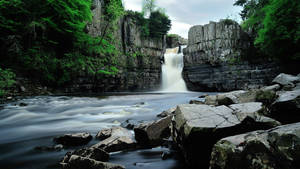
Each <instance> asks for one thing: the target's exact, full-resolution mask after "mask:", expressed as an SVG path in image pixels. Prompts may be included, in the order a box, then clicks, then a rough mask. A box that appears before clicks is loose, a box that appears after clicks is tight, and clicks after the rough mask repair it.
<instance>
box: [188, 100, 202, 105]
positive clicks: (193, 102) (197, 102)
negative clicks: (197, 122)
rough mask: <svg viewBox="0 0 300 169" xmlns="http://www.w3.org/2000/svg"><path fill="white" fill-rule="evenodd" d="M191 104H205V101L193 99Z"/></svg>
mask: <svg viewBox="0 0 300 169" xmlns="http://www.w3.org/2000/svg"><path fill="white" fill-rule="evenodd" d="M190 104H205V102H203V101H200V100H191V101H190Z"/></svg>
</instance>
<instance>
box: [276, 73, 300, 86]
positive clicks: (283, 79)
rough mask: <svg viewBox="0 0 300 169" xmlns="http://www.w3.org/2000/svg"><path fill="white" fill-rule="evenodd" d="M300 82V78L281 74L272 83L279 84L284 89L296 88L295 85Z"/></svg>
mask: <svg viewBox="0 0 300 169" xmlns="http://www.w3.org/2000/svg"><path fill="white" fill-rule="evenodd" d="M297 82H300V77H298V76H293V75H289V74H285V73H281V74H279V75H278V76H277V77H275V79H274V80H273V81H272V83H275V84H279V85H281V86H283V87H295V83H297Z"/></svg>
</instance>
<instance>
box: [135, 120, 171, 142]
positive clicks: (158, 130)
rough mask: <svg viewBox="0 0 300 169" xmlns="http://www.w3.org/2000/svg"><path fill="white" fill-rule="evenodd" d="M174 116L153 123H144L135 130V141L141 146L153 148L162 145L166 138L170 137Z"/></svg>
mask: <svg viewBox="0 0 300 169" xmlns="http://www.w3.org/2000/svg"><path fill="white" fill-rule="evenodd" d="M172 117H173V116H167V117H165V118H162V119H160V120H158V121H155V122H152V123H144V124H141V125H139V126H137V127H135V128H134V133H135V139H136V141H137V142H138V144H139V145H141V146H144V147H149V146H150V147H153V146H158V145H160V144H162V142H163V139H164V138H168V137H170V128H169V125H170V124H171V121H172Z"/></svg>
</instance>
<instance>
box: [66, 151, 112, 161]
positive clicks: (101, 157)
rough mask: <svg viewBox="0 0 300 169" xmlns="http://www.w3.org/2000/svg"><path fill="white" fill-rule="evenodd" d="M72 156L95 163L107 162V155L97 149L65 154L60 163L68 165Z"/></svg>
mask: <svg viewBox="0 0 300 169" xmlns="http://www.w3.org/2000/svg"><path fill="white" fill-rule="evenodd" d="M72 155H77V156H80V157H86V158H90V159H94V160H96V161H104V162H106V161H108V159H109V154H108V153H107V152H106V151H104V150H102V149H99V148H82V149H79V150H75V151H73V152H68V153H66V155H65V157H64V158H63V160H62V162H61V163H68V162H69V161H70V158H71V156H72Z"/></svg>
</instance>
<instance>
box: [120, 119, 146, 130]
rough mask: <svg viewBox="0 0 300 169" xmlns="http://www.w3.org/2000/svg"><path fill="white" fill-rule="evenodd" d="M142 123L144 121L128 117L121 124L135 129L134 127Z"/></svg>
mask: <svg viewBox="0 0 300 169" xmlns="http://www.w3.org/2000/svg"><path fill="white" fill-rule="evenodd" d="M140 123H142V122H139V121H136V120H131V119H128V120H126V121H124V122H122V123H121V126H122V127H124V128H127V129H130V130H133V128H134V127H135V126H137V125H139V124H140Z"/></svg>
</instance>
